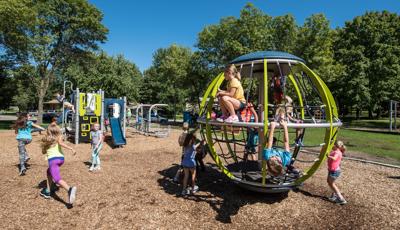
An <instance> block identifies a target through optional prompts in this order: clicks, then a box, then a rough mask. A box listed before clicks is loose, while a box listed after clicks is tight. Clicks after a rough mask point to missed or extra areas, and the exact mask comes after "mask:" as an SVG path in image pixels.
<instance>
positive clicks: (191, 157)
mask: <svg viewBox="0 0 400 230" xmlns="http://www.w3.org/2000/svg"><path fill="white" fill-rule="evenodd" d="M195 142H196V137H195V136H194V134H192V133H188V134H187V135H186V137H185V141H184V143H183V147H184V155H183V160H182V166H183V172H184V178H183V183H182V184H183V187H182V193H181V195H182V196H186V195H189V194H193V193H196V192H197V191H198V190H199V187H198V186H197V185H196V184H195V183H196V159H195V158H196V149H197V146H196V145H195ZM190 174H191V185H192V187H188V181H189V176H190Z"/></svg>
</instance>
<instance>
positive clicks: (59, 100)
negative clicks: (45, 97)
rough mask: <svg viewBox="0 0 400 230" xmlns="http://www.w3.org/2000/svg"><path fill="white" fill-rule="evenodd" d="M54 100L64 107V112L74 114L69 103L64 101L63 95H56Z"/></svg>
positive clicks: (72, 106)
mask: <svg viewBox="0 0 400 230" xmlns="http://www.w3.org/2000/svg"><path fill="white" fill-rule="evenodd" d="M56 99H57V101H58V102H60V103H61V104H62V105H63V106H64V108H65V109H66V110H72V112H73V113H75V108H74V105H73V104H71V103H69V102H68V101H67V100H66V99H65V97H64V96H63V95H61V94H60V93H57V95H56ZM65 113H66V112H65ZM64 115H65V114H64Z"/></svg>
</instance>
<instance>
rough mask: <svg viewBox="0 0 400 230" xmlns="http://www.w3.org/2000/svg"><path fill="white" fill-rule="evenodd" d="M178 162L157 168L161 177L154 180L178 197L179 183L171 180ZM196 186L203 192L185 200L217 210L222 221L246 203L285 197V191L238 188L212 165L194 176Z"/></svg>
mask: <svg viewBox="0 0 400 230" xmlns="http://www.w3.org/2000/svg"><path fill="white" fill-rule="evenodd" d="M178 169H179V165H174V166H172V167H170V168H167V169H164V170H162V171H159V172H158V173H159V174H160V175H162V176H163V178H161V179H158V183H159V185H160V186H161V187H163V189H164V191H165V192H166V193H168V194H171V195H176V196H180V193H181V191H182V187H181V185H178V184H176V183H174V182H173V178H174V176H175V173H176V172H177V170H178ZM197 185H198V186H199V189H200V192H201V191H203V192H207V193H208V194H206V195H200V194H195V195H192V196H188V197H187V198H186V199H188V200H193V201H196V202H205V203H207V204H209V205H210V207H211V208H212V209H214V210H215V211H216V212H217V216H216V217H215V219H216V220H217V221H220V222H222V223H231V216H234V215H236V214H237V213H238V211H239V209H240V208H241V207H243V206H245V205H248V204H255V203H267V204H273V203H277V202H281V201H282V200H284V199H285V198H287V196H288V194H287V193H281V194H269V195H268V196H265V194H262V193H256V192H251V191H247V190H244V189H241V188H240V187H238V186H237V185H235V184H234V183H232V182H231V181H230V180H229V179H228V178H226V177H224V176H223V175H222V174H221V173H220V172H219V171H217V170H216V169H213V168H212V167H206V171H205V172H200V173H199V175H198V177H197Z"/></svg>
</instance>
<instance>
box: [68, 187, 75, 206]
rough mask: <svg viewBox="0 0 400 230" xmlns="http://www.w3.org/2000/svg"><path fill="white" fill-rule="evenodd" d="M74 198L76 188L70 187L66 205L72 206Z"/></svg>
mask: <svg viewBox="0 0 400 230" xmlns="http://www.w3.org/2000/svg"><path fill="white" fill-rule="evenodd" d="M75 198H76V187H75V186H72V187H70V188H69V190H68V200H69V201H68V203H69V204H73V203H74V201H75Z"/></svg>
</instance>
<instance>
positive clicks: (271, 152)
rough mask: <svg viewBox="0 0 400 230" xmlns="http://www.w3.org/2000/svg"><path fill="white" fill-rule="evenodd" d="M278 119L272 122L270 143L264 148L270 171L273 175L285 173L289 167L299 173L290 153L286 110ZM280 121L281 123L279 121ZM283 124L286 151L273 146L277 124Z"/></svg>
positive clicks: (269, 136) (264, 155)
mask: <svg viewBox="0 0 400 230" xmlns="http://www.w3.org/2000/svg"><path fill="white" fill-rule="evenodd" d="M279 115H280V116H279V119H277V120H278V121H277V122H276V121H273V122H271V126H270V130H269V135H268V145H267V148H266V149H264V153H263V157H264V159H265V160H266V161H267V166H268V171H269V172H270V173H271V174H272V175H273V176H279V175H282V174H284V173H285V170H284V169H285V168H287V169H289V170H290V171H291V172H293V173H296V174H298V173H299V170H297V169H295V168H293V166H292V165H291V161H292V154H291V153H290V146H289V132H288V127H287V122H286V121H285V111H284V110H282V112H280V113H279ZM278 122H279V123H278ZM278 124H279V125H281V126H282V127H283V130H284V132H283V133H284V151H282V150H279V149H276V148H272V146H273V142H274V131H275V127H276V126H277V125H278Z"/></svg>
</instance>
